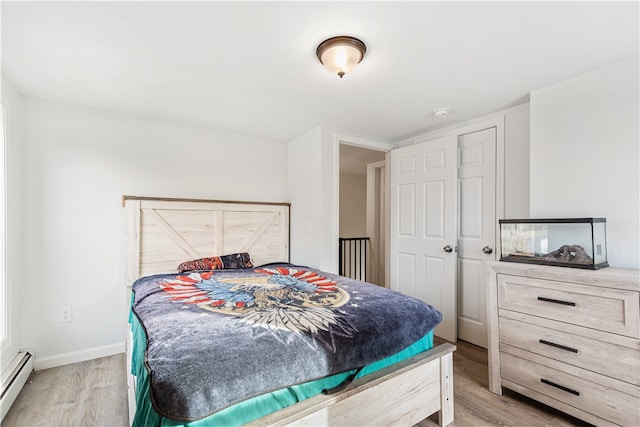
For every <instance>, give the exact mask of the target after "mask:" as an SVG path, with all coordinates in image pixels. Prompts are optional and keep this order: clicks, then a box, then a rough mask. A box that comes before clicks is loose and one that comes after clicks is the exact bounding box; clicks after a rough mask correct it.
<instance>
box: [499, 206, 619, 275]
mask: <svg viewBox="0 0 640 427" xmlns="http://www.w3.org/2000/svg"><path fill="white" fill-rule="evenodd" d="M499 223H500V251H501V252H500V261H509V262H524V263H530V264H547V265H556V266H562V267H575V268H588V269H592V270H597V269H599V268H602V267H608V266H609V264H608V263H607V231H606V223H607V220H606V219H605V218H552V219H501V220H499Z"/></svg>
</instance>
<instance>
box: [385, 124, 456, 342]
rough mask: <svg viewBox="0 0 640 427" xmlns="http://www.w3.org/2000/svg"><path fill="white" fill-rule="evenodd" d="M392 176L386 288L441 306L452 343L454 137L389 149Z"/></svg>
mask: <svg viewBox="0 0 640 427" xmlns="http://www.w3.org/2000/svg"><path fill="white" fill-rule="evenodd" d="M390 179H391V185H390V187H391V188H390V191H391V197H390V199H391V212H390V270H391V271H390V281H391V282H390V287H391V289H394V290H397V291H400V292H402V293H405V294H407V295H411V296H413V297H416V298H418V299H420V300H423V301H425V302H427V303H429V304H431V305H432V306H434V307H436V308H437V309H438V310H440V312H442V314H443V315H444V319H443V321H442V323H441V324H440V325H439V326H438V327H437V328H436V331H435V333H436V335H438V336H439V337H442V338H444V339H446V340H449V341H453V342H455V341H456V338H457V313H456V309H457V303H456V292H457V286H456V261H457V257H456V237H457V236H456V227H457V214H456V212H457V207H456V202H457V137H456V136H448V137H445V138H440V139H436V140H432V141H426V142H422V143H419V144H415V145H411V146H408V147H403V148H400V149H396V150H393V151H391V166H390Z"/></svg>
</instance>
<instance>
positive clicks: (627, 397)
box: [487, 262, 640, 426]
mask: <svg viewBox="0 0 640 427" xmlns="http://www.w3.org/2000/svg"><path fill="white" fill-rule="evenodd" d="M487 286H488V289H487V317H488V345H489V348H488V350H489V389H490V390H491V391H492V392H493V393H497V394H502V387H506V388H508V389H511V390H514V391H517V392H519V393H521V394H523V395H526V396H529V397H531V398H533V399H536V400H538V401H540V402H542V403H544V404H546V405H549V406H552V407H554V408H557V409H559V410H561V411H563V412H566V413H568V414H571V415H573V416H575V417H576V418H580V419H582V420H585V421H587V422H590V423H592V424H596V425H623V426H640V270H634V269H622V268H613V267H609V268H603V269H601V270H596V271H593V270H580V269H574V268H566V267H548V266H538V265H532V264H517V263H509V262H490V263H488V280H487Z"/></svg>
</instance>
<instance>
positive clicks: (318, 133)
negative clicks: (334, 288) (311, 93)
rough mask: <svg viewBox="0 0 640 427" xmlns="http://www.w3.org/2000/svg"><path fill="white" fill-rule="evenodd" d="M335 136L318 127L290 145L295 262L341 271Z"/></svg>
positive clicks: (293, 252)
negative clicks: (339, 267) (339, 264)
mask: <svg viewBox="0 0 640 427" xmlns="http://www.w3.org/2000/svg"><path fill="white" fill-rule="evenodd" d="M334 135H335V134H334V132H332V131H331V130H329V129H326V128H323V127H317V128H314V129H312V130H310V131H309V132H307V133H305V134H303V135H300V136H298V137H297V138H294V139H292V140H291V141H289V143H288V148H287V163H288V169H287V170H288V176H289V179H288V181H287V185H288V194H289V201H290V202H291V262H293V263H294V264H301V265H307V266H310V267H316V268H319V269H321V270H324V271H327V272H330V273H334V272H337V269H338V240H337V239H338V211H337V197H338V188H337V182H336V178H337V175H336V170H337V147H338V143H337V141H336V140H335V139H334Z"/></svg>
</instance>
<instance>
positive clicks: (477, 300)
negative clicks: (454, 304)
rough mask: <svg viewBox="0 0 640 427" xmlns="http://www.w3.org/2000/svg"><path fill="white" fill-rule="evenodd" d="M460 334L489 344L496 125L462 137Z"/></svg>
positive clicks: (483, 345)
mask: <svg viewBox="0 0 640 427" xmlns="http://www.w3.org/2000/svg"><path fill="white" fill-rule="evenodd" d="M458 150H459V170H458V197H459V199H458V200H459V202H458V208H459V213H458V218H459V224H458V316H459V317H458V338H460V339H461V340H464V341H468V342H471V343H473V344H476V345H479V346H481V347H484V348H486V347H487V326H486V320H487V313H486V295H485V287H486V286H485V282H486V277H485V276H486V274H485V268H484V263H485V261H487V260H493V259H495V247H496V245H495V239H496V129H495V128H490V129H485V130H482V131H478V132H473V133H469V134H466V135H460V136H459V137H458Z"/></svg>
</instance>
